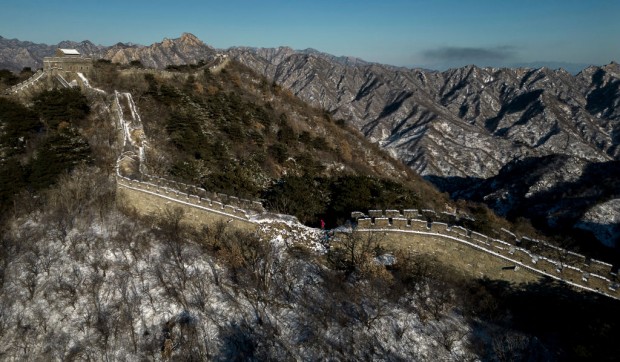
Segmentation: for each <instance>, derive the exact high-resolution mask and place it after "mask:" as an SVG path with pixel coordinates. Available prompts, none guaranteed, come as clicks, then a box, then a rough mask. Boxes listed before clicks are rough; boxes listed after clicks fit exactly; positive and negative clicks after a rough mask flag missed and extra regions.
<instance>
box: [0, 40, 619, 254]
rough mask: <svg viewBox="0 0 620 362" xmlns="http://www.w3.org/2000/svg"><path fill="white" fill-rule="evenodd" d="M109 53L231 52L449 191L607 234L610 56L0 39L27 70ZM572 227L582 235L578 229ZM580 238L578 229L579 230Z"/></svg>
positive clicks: (613, 130)
mask: <svg viewBox="0 0 620 362" xmlns="http://www.w3.org/2000/svg"><path fill="white" fill-rule="evenodd" d="M57 47H63V48H76V49H78V50H79V51H80V52H82V53H83V54H87V55H90V56H92V57H93V58H96V59H98V58H102V59H108V60H110V61H112V62H116V63H129V62H132V61H139V62H140V63H141V64H142V65H144V66H146V67H154V68H165V67H166V66H168V65H179V64H191V63H197V62H198V61H200V60H208V59H212V58H214V57H216V56H217V55H218V54H219V55H225V56H227V57H228V58H230V59H232V60H234V61H237V62H239V63H241V64H243V65H245V66H247V67H249V68H251V69H252V70H254V71H256V72H257V73H259V74H261V75H264V76H266V77H267V78H269V79H271V80H273V81H274V82H275V83H277V84H279V85H281V86H282V87H284V88H287V89H289V90H290V91H291V92H292V93H293V94H295V95H296V96H298V97H299V98H301V99H302V100H304V101H306V102H308V103H310V104H311V105H313V106H316V107H320V108H322V109H324V110H325V111H326V112H329V114H330V115H331V116H332V118H334V119H336V120H338V121H340V122H345V123H347V124H350V125H351V126H354V127H355V128H357V129H358V130H359V131H360V132H362V133H363V134H364V135H365V136H366V137H367V138H368V139H370V140H371V141H373V142H375V143H377V144H378V145H379V146H380V147H381V148H383V149H384V150H386V151H388V152H389V153H390V154H391V155H392V156H393V157H395V158H397V159H399V160H401V161H402V162H403V163H405V164H406V165H408V166H409V167H411V168H412V169H414V170H416V171H417V172H418V173H419V174H420V175H422V176H424V177H425V178H427V179H428V180H430V181H431V182H433V183H434V184H435V185H436V186H437V187H438V188H440V189H441V190H443V191H446V192H449V193H450V194H451V195H452V196H453V197H455V198H468V199H473V200H477V201H481V202H485V203H487V204H488V205H489V206H490V207H492V208H493V209H494V210H495V211H496V212H497V213H499V214H501V215H505V216H507V217H509V218H513V219H514V218H519V217H527V218H530V219H531V220H532V221H533V222H534V224H535V226H537V227H539V228H541V229H547V230H548V231H550V232H554V233H556V232H558V231H560V232H562V233H564V234H565V235H569V234H572V233H574V232H585V233H584V234H583V239H588V238H591V237H592V235H594V236H596V237H597V239H598V240H599V241H601V242H602V243H604V244H605V245H608V246H614V245H616V243H617V242H618V238H619V234H620V230H619V224H620V201H619V200H620V187H619V186H618V183H617V181H615V180H616V178H617V176H618V175H619V173H618V169H619V166H618V165H619V163H620V65H618V63H615V62H611V63H610V64H607V65H605V66H591V67H588V68H586V69H584V70H583V71H581V72H580V73H578V74H576V75H573V74H571V73H569V72H567V71H566V70H563V69H557V70H553V69H549V68H545V67H543V68H537V69H530V68H479V67H477V66H473V65H470V66H466V67H462V68H456V69H449V70H447V71H443V72H439V71H433V70H425V69H408V68H402V67H394V66H389V65H382V64H376V63H370V62H366V61H363V60H361V59H357V58H353V57H337V56H333V55H330V54H325V53H322V52H319V51H317V50H314V49H306V50H301V51H299V50H293V49H291V48H288V47H280V48H250V47H235V48H230V49H226V50H216V49H214V48H213V47H210V46H208V45H207V44H205V43H203V42H202V41H201V40H199V39H198V38H197V37H195V36H194V35H192V34H187V33H185V34H183V35H182V36H181V37H180V38H177V39H164V40H163V41H162V42H160V43H155V44H152V45H150V46H142V45H135V44H123V43H118V44H116V45H113V46H110V47H104V46H98V45H94V44H93V43H91V42H90V41H83V42H80V43H76V42H61V43H60V44H58V45H53V46H51V45H44V44H34V43H31V42H21V41H18V40H15V39H12V40H11V39H5V38H2V37H0V68H8V69H12V70H19V69H22V68H23V67H26V66H28V67H32V68H37V67H40V66H41V64H42V58H43V57H44V56H48V55H51V54H53V52H54V50H55V48H57ZM580 235H581V234H580ZM580 237H581V236H580Z"/></svg>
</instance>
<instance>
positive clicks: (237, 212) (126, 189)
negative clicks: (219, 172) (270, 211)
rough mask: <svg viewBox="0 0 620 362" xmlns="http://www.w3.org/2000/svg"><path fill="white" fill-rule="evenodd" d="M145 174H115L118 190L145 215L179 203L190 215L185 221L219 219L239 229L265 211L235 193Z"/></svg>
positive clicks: (248, 226) (251, 225) (252, 224)
mask: <svg viewBox="0 0 620 362" xmlns="http://www.w3.org/2000/svg"><path fill="white" fill-rule="evenodd" d="M146 178H147V180H146V181H140V180H135V179H130V178H128V177H124V176H121V175H120V174H117V176H116V182H117V190H118V191H119V193H120V194H121V195H124V196H125V197H127V198H129V201H130V202H129V205H130V206H132V207H135V208H136V210H137V211H138V212H140V213H141V214H144V215H153V214H158V213H161V212H163V211H164V210H165V209H166V208H169V207H172V208H177V207H180V208H182V209H184V210H185V211H186V215H188V216H189V219H188V221H190V222H193V223H195V224H197V225H199V226H201V225H204V224H210V223H211V224H212V223H214V222H217V221H222V222H227V223H232V224H233V226H236V227H240V228H242V229H253V228H255V227H256V226H257V223H256V222H255V221H253V220H252V217H253V216H255V215H257V214H259V213H262V212H263V211H264V209H263V207H262V204H260V203H258V204H256V203H253V202H252V201H249V200H243V201H240V200H239V199H237V198H234V197H228V199H226V200H224V199H223V198H222V197H221V196H220V195H215V194H212V193H211V194H210V193H207V192H206V191H204V190H202V189H197V188H194V187H193V186H190V185H186V184H181V183H177V182H174V181H170V180H165V179H162V178H157V177H153V176H146ZM201 190H202V191H201ZM213 196H215V197H213ZM237 200H239V201H237ZM244 202H249V203H244ZM259 204H260V207H259ZM241 206H249V207H248V208H243V207H241Z"/></svg>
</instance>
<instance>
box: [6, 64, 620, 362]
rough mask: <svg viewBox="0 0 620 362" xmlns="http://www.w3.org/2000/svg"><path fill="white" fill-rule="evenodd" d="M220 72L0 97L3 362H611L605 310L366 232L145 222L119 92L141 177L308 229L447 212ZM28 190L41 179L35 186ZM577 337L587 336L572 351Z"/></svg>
mask: <svg viewBox="0 0 620 362" xmlns="http://www.w3.org/2000/svg"><path fill="white" fill-rule="evenodd" d="M217 65H218V63H217V60H214V63H207V64H204V65H193V66H184V67H183V66H181V67H175V68H174V69H171V71H167V72H157V71H151V70H144V69H139V68H137V67H135V66H130V67H126V66H125V67H121V66H118V65H114V64H111V63H109V62H105V61H100V62H98V63H97V65H96V67H95V70H94V72H93V74H89V75H88V76H89V78H90V79H91V83H92V85H93V86H95V87H97V88H98V89H99V90H98V91H95V90H93V89H86V90H85V91H84V93H80V92H77V91H75V90H70V89H65V90H62V89H61V90H52V91H47V92H43V93H41V94H37V95H35V97H34V98H33V99H32V100H31V101H29V102H27V104H26V105H24V104H20V103H18V102H15V101H12V100H9V99H6V98H2V99H3V108H2V109H1V111H2V113H1V116H0V120H2V122H3V128H2V130H3V136H4V137H3V138H2V139H1V141H2V142H3V144H2V145H3V147H2V150H3V154H2V157H3V162H4V161H5V160H8V161H10V162H12V164H13V165H14V168H13V169H12V170H13V171H11V172H6V173H3V174H4V175H6V176H11V177H13V179H11V180H10V181H7V182H6V183H3V184H2V185H3V186H10V187H12V189H11V191H10V192H7V193H5V195H7V197H8V200H9V201H8V202H7V203H4V200H3V204H2V206H3V208H6V209H5V210H3V211H5V212H3V219H4V220H3V221H4V222H3V223H2V224H1V225H2V233H1V239H0V240H1V242H2V251H3V252H2V253H1V254H0V266H1V269H0V271H1V273H0V277H1V278H0V283H1V284H0V287H1V292H2V293H1V294H0V305H1V307H2V310H4V311H6V312H5V313H2V314H1V315H0V325H1V326H2V328H0V340H1V341H2V343H0V345H1V346H2V347H1V348H0V356H2V358H3V359H24V358H32V356H37V357H38V358H42V359H54V358H57V359H97V358H101V356H104V358H108V359H113V360H114V359H168V358H170V359H189V358H194V359H199V360H213V359H216V360H229V359H232V358H241V359H244V360H265V359H277V360H297V359H320V358H322V357H324V356H332V357H333V358H334V359H337V360H348V359H351V358H353V359H388V360H392V359H398V360H417V359H422V360H463V359H500V358H507V359H512V360H514V359H522V358H525V357H526V356H528V357H532V358H535V359H545V360H553V359H566V358H577V357H582V358H583V357H591V358H597V359H605V357H608V356H614V355H615V354H616V352H617V351H616V349H617V348H616V347H615V346H616V344H614V343H612V341H610V339H612V336H614V335H615V333H613V330H616V329H617V328H618V325H620V324H619V323H618V321H617V318H615V317H614V315H615V314H614V313H612V312H611V311H613V310H615V309H617V302H616V301H615V300H613V299H601V298H602V297H599V296H596V295H592V294H590V293H581V292H575V291H572V290H570V289H567V288H566V287H565V286H563V285H561V284H553V283H548V282H546V281H542V282H539V283H532V284H528V285H519V286H513V285H508V284H507V283H503V282H501V281H491V280H485V279H475V278H472V277H471V276H470V275H468V274H467V273H463V271H462V270H458V269H456V268H455V267H453V266H450V265H445V264H441V263H439V262H438V261H437V259H435V258H433V257H430V256H428V255H417V254H412V253H410V252H407V251H406V250H393V251H391V253H392V254H386V253H387V251H386V250H384V249H383V248H382V247H381V244H380V243H379V241H380V240H379V239H377V238H376V237H375V236H373V234H370V236H364V234H357V233H350V234H349V233H345V234H342V235H341V236H339V237H338V238H335V239H334V240H332V241H331V244H330V245H329V246H330V247H329V248H326V247H325V244H324V240H322V237H323V235H322V233H321V232H319V231H318V230H316V229H311V228H308V227H306V226H303V225H301V224H298V223H296V222H294V221H292V220H290V219H289V220H288V221H286V222H283V219H281V218H277V217H274V218H273V219H269V218H266V219H264V220H265V221H264V223H263V224H262V225H261V228H260V230H259V232H257V233H253V234H247V233H244V232H240V231H238V230H233V229H229V228H228V227H227V225H228V224H226V223H222V224H215V225H204V226H205V227H202V228H199V229H198V230H197V229H195V228H192V227H189V225H188V224H187V221H186V218H185V217H186V216H185V215H184V212H183V211H180V210H181V209H178V208H174V207H170V208H168V209H164V210H163V211H162V212H161V213H159V214H158V213H155V214H151V215H148V216H139V215H140V214H139V213H138V212H137V210H136V209H135V208H134V207H133V206H132V205H131V204H128V203H125V202H124V201H123V198H122V197H118V195H117V194H116V191H115V190H116V189H115V187H114V181H113V179H112V178H111V177H110V176H111V175H113V174H114V171H115V170H114V164H115V161H116V159H117V157H118V156H119V155H120V154H121V153H123V152H127V151H129V148H130V147H129V145H128V144H126V143H125V139H124V138H123V137H119V133H122V132H125V129H124V128H123V127H122V124H119V123H118V120H117V119H116V117H117V116H115V112H116V111H115V109H114V108H113V107H110V104H111V103H112V102H114V101H119V104H118V105H117V107H118V108H117V109H120V112H121V113H122V114H125V113H127V114H129V113H132V112H133V111H132V110H131V107H132V105H131V104H132V103H130V102H129V101H128V100H129V97H127V96H122V97H121V96H119V94H121V95H125V94H131V95H132V98H133V99H135V100H136V104H137V105H138V109H139V113H140V118H141V119H142V120H141V122H142V124H143V126H144V132H145V134H146V136H147V137H146V138H144V140H146V141H145V142H146V143H145V144H146V150H147V151H146V153H145V158H144V159H145V164H144V165H143V166H144V169H145V170H147V171H148V173H150V174H152V175H161V176H165V177H167V178H176V179H177V180H183V181H187V182H191V183H193V184H197V185H200V186H204V187H205V188H208V189H209V190H212V191H225V192H230V193H234V194H239V195H240V196H243V194H244V193H245V195H247V196H263V197H265V198H266V201H267V206H269V207H270V208H272V209H275V210H276V211H278V210H285V211H290V210H292V209H290V208H291V207H292V206H293V205H301V206H302V207H301V208H299V209H298V210H297V211H295V212H294V213H295V214H298V215H299V216H300V219H303V218H304V217H307V218H308V219H307V220H305V221H306V222H308V223H310V224H312V223H313V222H316V218H318V217H328V216H329V217H332V218H333V220H331V219H328V221H330V222H336V221H338V217H343V216H342V215H345V214H346V213H348V212H350V211H351V207H355V208H361V207H365V208H369V207H374V208H381V209H385V208H388V207H394V208H400V207H401V206H402V207H418V208H424V207H434V208H435V209H437V210H441V209H442V208H443V207H445V206H446V203H448V206H449V207H453V206H454V205H453V204H451V203H450V202H449V201H448V200H447V198H446V196H445V195H442V194H440V193H438V192H437V191H435V190H433V188H432V187H430V186H429V185H428V184H427V183H426V182H425V181H424V180H422V179H420V178H419V177H417V176H416V175H415V174H413V173H412V172H411V170H408V169H407V168H405V167H403V166H402V165H400V164H399V163H398V162H396V161H394V160H392V159H390V158H389V157H387V156H386V155H385V154H383V153H382V152H381V151H380V150H379V149H378V148H377V147H374V146H373V145H372V144H370V143H369V142H368V141H366V140H365V139H364V138H363V136H362V135H361V134H359V133H358V132H357V131H356V130H355V129H354V128H350V127H348V126H347V125H346V124H342V122H338V121H336V120H333V119H332V118H331V117H330V116H329V115H327V114H325V112H324V111H322V110H319V109H314V108H312V107H310V106H308V105H306V104H304V103H303V102H301V101H300V100H298V99H297V98H295V97H294V96H292V95H291V94H290V93H289V92H287V91H286V90H283V89H282V88H281V87H279V86H277V85H276V84H273V83H271V82H269V81H267V80H266V79H265V78H262V77H261V76H259V75H257V74H255V73H254V72H252V71H251V70H249V69H247V68H246V67H244V66H242V65H240V64H236V63H234V62H230V63H229V64H228V65H227V66H226V67H224V68H223V69H222V70H221V71H218V72H216V71H213V72H212V71H211V69H221V68H219V67H217ZM116 91H118V92H119V93H117V92H116ZM128 92H131V93H128ZM120 100H126V101H127V103H125V102H124V101H123V102H120ZM85 105H86V106H87V107H85ZM7 115H12V117H7ZM132 117H133V116H132ZM23 119H27V120H29V122H28V123H22V122H19V120H23ZM6 131H10V132H11V133H8V132H7V133H4V132H6ZM66 135H71V137H68V136H66ZM134 136H135V137H136V138H140V135H139V134H132V137H134ZM15 141H17V143H16V144H13V143H11V142H15ZM52 141H53V142H52ZM77 146H79V147H77ZM346 148H348V149H349V152H350V153H349V154H350V157H347V153H346V152H344V150H345V149H346ZM285 156H286V157H285ZM59 161H68V162H59ZM35 166H36V167H35ZM2 170H3V171H4V170H6V169H5V168H3V169H2ZM15 170H19V172H16V171H15ZM33 170H38V171H37V172H36V173H35V172H32V171H33ZM37 174H38V175H39V176H36V175H37ZM41 175H45V176H46V178H42V177H41ZM132 177H137V178H139V177H140V173H138V172H136V173H135V174H134V175H132ZM35 181H44V182H41V184H40V185H39V186H38V188H36V189H31V188H30V187H29V185H32V183H33V182H35ZM15 194H17V195H15ZM292 197H302V199H292ZM115 201H116V202H115ZM8 205H10V206H12V207H8ZM313 205H323V206H324V207H326V208H325V209H323V210H313V209H312V208H311V206H313ZM456 206H458V207H459V208H460V209H462V210H464V211H465V212H466V213H467V212H469V213H471V214H472V215H475V216H476V219H477V221H478V222H481V221H484V220H485V218H484V217H485V215H486V217H487V218H488V219H486V222H487V223H489V224H488V225H486V226H487V227H489V226H493V227H498V226H501V225H503V224H502V223H504V222H503V221H502V220H500V219H497V218H495V217H494V216H493V215H492V214H488V213H487V211H485V209H484V208H482V207H479V206H476V205H466V204H464V203H462V202H461V203H459V204H458V205H456ZM308 209H310V211H312V212H310V213H307V214H306V215H304V214H299V213H298V212H299V211H309V210H308ZM330 212H332V214H330ZM347 217H348V216H347ZM284 220H286V219H284ZM334 220H335V221H334ZM506 225H507V224H506ZM375 235H380V234H375ZM394 258H395V260H397V261H398V262H397V263H396V264H390V263H389V262H385V263H384V262H381V260H390V259H393V260H394ZM524 301H527V302H531V303H535V304H536V305H537V306H538V308H537V309H536V311H534V312H532V310H531V308H529V306H528V303H527V302H524ZM577 310H579V311H580V312H579V313H576V311H577ZM567 315H570V318H567ZM610 315H611V317H609V316H610ZM515 316H516V317H517V320H518V322H515V320H514V319H513V318H515ZM603 327H604V328H603ZM574 328H577V329H580V330H590V331H592V332H591V333H589V334H588V336H587V337H585V338H581V337H580V338H576V337H575V335H576V334H575V333H572V331H573V330H574Z"/></svg>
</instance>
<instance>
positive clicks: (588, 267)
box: [351, 209, 620, 299]
mask: <svg viewBox="0 0 620 362" xmlns="http://www.w3.org/2000/svg"><path fill="white" fill-rule="evenodd" d="M414 215H415V216H417V217H411V216H414ZM422 215H440V214H438V213H436V212H435V211H433V210H419V211H418V210H411V209H409V210H403V212H402V213H401V212H400V211H398V210H385V213H384V212H383V211H382V210H369V211H368V216H366V215H365V214H364V213H362V212H359V211H355V212H353V213H351V218H352V219H354V220H357V230H359V231H371V232H372V231H379V230H380V231H381V232H387V233H390V232H396V233H403V232H404V233H412V234H421V235H434V236H437V237H444V238H449V239H451V240H454V241H458V242H461V243H465V244H467V245H469V246H472V247H474V248H476V249H478V250H480V251H483V252H486V253H491V254H493V255H495V256H499V257H501V258H502V259H504V260H507V261H510V262H513V263H515V264H517V265H520V266H522V267H526V268H528V269H529V270H531V271H533V272H535V273H538V274H542V275H545V276H547V277H551V278H553V279H557V280H561V281H563V282H566V283H568V284H570V285H573V286H575V287H578V288H582V289H587V290H590V291H594V292H598V293H601V294H604V295H607V296H610V297H613V298H617V299H620V290H619V289H620V285H619V283H618V282H617V281H616V280H615V275H613V274H611V272H612V269H611V268H612V265H611V264H608V263H605V262H602V261H599V260H595V259H588V258H586V257H585V256H584V255H581V254H578V253H574V252H571V251H568V250H565V249H562V248H560V247H557V246H555V245H551V244H548V243H545V242H543V241H540V240H535V239H531V238H528V237H526V236H521V237H519V236H517V235H516V234H514V233H512V232H511V231H509V230H506V229H501V230H500V231H498V232H496V234H497V235H500V238H493V237H489V236H487V235H483V234H480V233H478V232H475V231H472V230H468V229H466V228H464V227H461V226H454V225H450V224H448V223H444V222H436V221H435V222H434V221H428V220H422V219H420V218H418V217H420V216H422ZM502 239H503V240H502ZM543 252H544V254H545V255H552V256H553V257H548V256H543V255H542V254H541V253H543ZM605 275H610V276H612V277H611V278H610V277H606V276H605Z"/></svg>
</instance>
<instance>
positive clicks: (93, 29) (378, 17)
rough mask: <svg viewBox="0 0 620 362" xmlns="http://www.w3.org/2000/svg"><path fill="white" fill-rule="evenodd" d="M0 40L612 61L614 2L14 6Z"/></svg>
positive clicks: (319, 0) (408, 58)
mask: <svg viewBox="0 0 620 362" xmlns="http://www.w3.org/2000/svg"><path fill="white" fill-rule="evenodd" d="M0 9H1V11H0V35H1V36H3V37H5V38H18V39H20V40H29V41H33V42H36V43H47V44H55V43H58V42H59V41H62V40H75V41H81V40H85V39H88V40H91V41H93V42H94V43H96V44H102V45H112V44H114V43H117V42H133V43H139V44H145V45H148V44H151V43H153V42H159V41H161V40H162V39H163V38H165V37H168V38H176V37H179V36H180V35H181V33H183V32H190V33H193V34H194V35H196V36H198V37H199V38H200V39H201V40H203V41H204V42H205V43H207V44H209V45H212V46H214V47H216V48H228V47H231V46H256V47H276V46H281V45H285V46H290V47H292V48H295V49H305V48H315V49H318V50H320V51H324V52H327V53H331V54H334V55H349V56H356V57H360V58H362V59H365V60H368V61H375V62H381V63H387V64H393V65H400V66H426V67H430V68H445V67H448V66H461V65H466V64H477V65H480V66H487V65H492V66H498V65H499V66H501V65H513V64H525V63H533V62H540V61H543V62H566V63H578V64H599V65H600V64H607V63H609V62H610V61H611V60H615V61H620V1H618V0H561V1H560V0H537V1H534V0H520V1H514V0H493V1H490V0H470V1H468V0H409V1H405V0H383V1H366V0H357V1H350V0H329V1H328V0H313V1H298V0H288V1H279V0H261V1H258V0H255V1H251V0H245V1H242V0H221V1H170V0H168V1H160V0H151V1H132V0H125V1H117V0H96V1H93V0H81V1H73V0H65V1H50V0H48V1H38V0H29V1H23V0H19V1H13V0H3V4H2V5H1V6H0Z"/></svg>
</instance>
